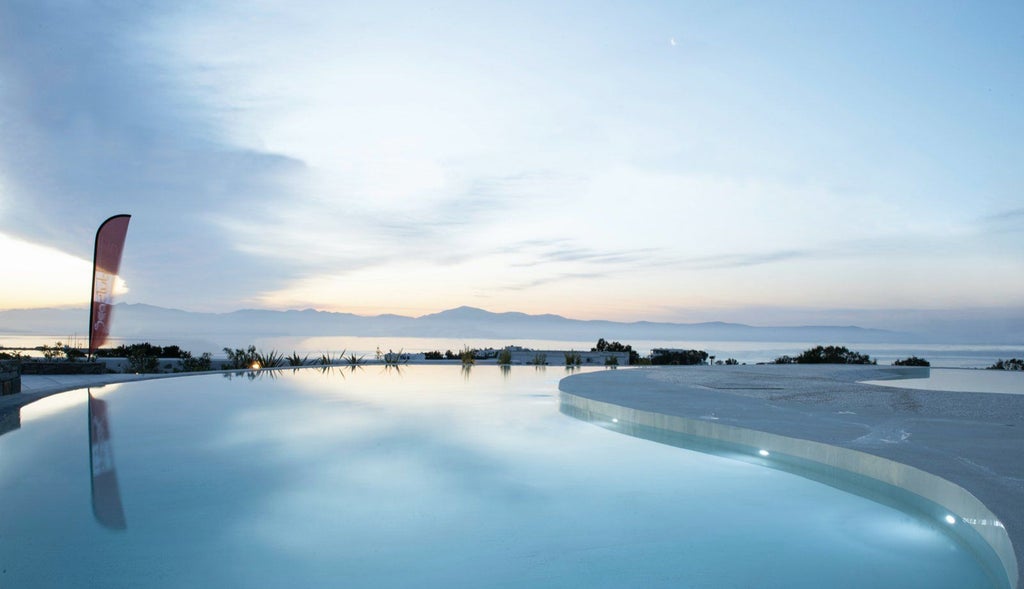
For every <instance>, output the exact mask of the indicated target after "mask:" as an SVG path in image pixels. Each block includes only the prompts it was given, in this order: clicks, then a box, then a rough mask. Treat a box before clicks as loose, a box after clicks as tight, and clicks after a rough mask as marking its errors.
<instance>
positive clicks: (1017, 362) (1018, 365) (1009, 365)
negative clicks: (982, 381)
mask: <svg viewBox="0 0 1024 589" xmlns="http://www.w3.org/2000/svg"><path fill="white" fill-rule="evenodd" d="M988 369H989V370H1024V360H1021V359H1020V358H1010V359H1009V360H1005V361H1004V360H1003V359H1002V358H1000V359H999V361H998V362H996V363H995V364H993V365H992V366H989V367H988Z"/></svg>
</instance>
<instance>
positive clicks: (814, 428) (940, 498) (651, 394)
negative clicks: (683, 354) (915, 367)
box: [560, 366, 1024, 588]
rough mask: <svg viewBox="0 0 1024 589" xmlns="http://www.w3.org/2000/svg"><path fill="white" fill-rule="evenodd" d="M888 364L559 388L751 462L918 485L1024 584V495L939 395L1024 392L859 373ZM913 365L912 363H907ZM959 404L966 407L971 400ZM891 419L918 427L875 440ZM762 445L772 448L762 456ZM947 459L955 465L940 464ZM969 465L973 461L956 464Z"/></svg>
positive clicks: (624, 373) (641, 377) (722, 371)
mask: <svg viewBox="0 0 1024 589" xmlns="http://www.w3.org/2000/svg"><path fill="white" fill-rule="evenodd" d="M883 370H884V369H881V368H857V367H838V368H837V367H829V368H825V367H794V366H786V367H666V368H660V369H659V368H653V369H637V370H618V371H606V372H600V373H592V374H582V375H576V376H570V377H568V378H566V379H563V380H562V382H561V383H560V389H561V391H562V393H561V396H562V402H563V404H569V405H571V406H573V407H575V408H576V409H577V410H579V411H582V412H585V413H590V414H591V415H593V416H604V418H605V419H608V420H615V422H616V423H615V424H614V425H613V426H612V427H611V429H619V428H622V427H627V428H628V427H641V428H650V429H653V430H658V431H666V432H674V433H677V434H682V435H684V436H693V437H697V438H701V439H705V440H709V441H714V442H721V443H724V444H726V445H731V446H732V447H734V448H745V449H746V450H741V452H744V451H745V452H747V453H748V454H750V455H751V459H752V461H755V462H758V461H761V462H763V463H765V464H766V466H771V464H770V462H771V461H773V460H793V459H795V460H796V461H810V462H812V463H814V464H816V465H820V466H821V468H822V469H840V470H841V471H844V472H847V473H853V474H854V475H858V476H862V477H867V478H868V479H870V480H873V481H878V482H880V483H883V484H885V485H891V486H892V487H896V488H897V489H903V490H906V491H908V492H910V493H913V494H914V495H916V496H918V497H921V498H924V499H926V500H927V501H930V502H931V503H934V504H935V505H937V506H941V509H943V510H946V511H948V514H949V515H951V516H953V518H952V519H953V520H954V524H955V525H958V526H959V525H964V526H970V528H971V529H972V530H973V531H974V532H975V533H976V534H977V536H978V537H980V538H981V539H983V540H984V542H985V543H986V544H987V545H988V546H989V547H990V548H991V549H992V552H993V553H994V554H995V555H996V557H997V558H998V561H999V564H1000V565H1001V568H1002V569H1003V572H1005V575H1006V577H1005V578H1006V579H1007V580H1008V581H1009V586H1010V587H1017V588H1020V587H1021V586H1022V584H1021V581H1022V579H1021V573H1020V560H1021V559H1020V558H1019V555H1018V554H1017V552H1016V550H1015V546H1016V547H1017V548H1019V547H1020V545H1021V539H1022V534H1021V529H1020V527H1019V525H1018V524H1019V523H1020V520H1021V513H1020V511H1021V510H1022V508H1021V505H1024V503H1021V502H1019V499H1020V496H1019V493H1010V495H1015V494H1016V495H1018V496H1005V494H1003V495H996V494H993V485H992V484H991V483H992V482H993V481H990V480H982V479H984V478H986V476H987V475H986V472H990V471H991V470H993V468H990V466H994V467H997V468H1001V467H1003V466H1005V465H1004V464H1003V463H996V464H993V465H987V464H983V463H981V462H982V461H983V459H982V457H981V456H980V454H982V453H984V452H985V451H986V449H985V448H979V449H978V450H979V452H974V453H972V452H973V450H974V449H972V448H970V446H971V444H972V440H971V439H970V437H969V434H970V433H971V431H972V430H971V429H970V428H968V429H960V428H959V427H958V421H959V420H958V419H957V416H956V413H957V409H954V408H946V407H944V406H943V405H942V404H943V403H945V404H949V403H951V402H955V401H956V399H957V395H959V396H960V397H961V398H963V397H964V396H966V398H967V399H968V401H969V403H968V405H970V404H971V403H984V402H985V401H981V400H979V398H981V399H986V400H991V399H993V398H995V397H998V398H999V399H998V401H999V402H1001V403H1009V405H1010V406H1011V407H1013V408H1014V410H1013V411H1011V412H1010V413H1012V415H1011V416H1007V415H999V416H998V418H996V421H999V422H1003V421H1007V420H1010V419H1016V420H1020V419H1021V417H1022V416H1024V414H1022V412H1021V410H1022V409H1024V397H1022V396H1020V395H994V394H992V393H983V394H981V397H979V396H972V395H970V393H948V392H927V391H907V390H896V389H892V388H888V387H878V386H874V387H872V386H869V385H863V384H858V383H857V382H856V381H857V380H862V379H863V378H862V377H863V376H865V375H868V376H872V375H873V376H876V377H879V376H880V377H881V378H887V377H891V374H884V373H881V371H883ZM908 374H913V372H912V371H908ZM929 395H933V396H932V397H929ZM934 395H938V396H937V397H936V396H934ZM894 399H897V400H899V403H904V404H905V406H907V407H913V406H914V403H915V402H919V403H921V404H923V405H924V406H925V408H926V409H927V411H924V413H925V414H930V413H929V412H937V413H940V414H941V415H942V418H941V419H932V420H927V423H923V422H924V421H926V418H925V417H918V415H917V414H916V413H915V410H913V409H908V410H901V409H900V407H901V405H900V404H899V403H897V404H895V405H894V407H895V408H892V407H889V406H888V405H889V404H890V403H891V402H892V401H893V400H894ZM915 399H920V401H915ZM937 400H938V401H937ZM932 405H935V407H934V408H933V407H932ZM869 408H870V409H869ZM918 409H920V408H918ZM958 410H959V411H960V412H965V411H966V412H967V413H970V410H969V409H963V408H959V409H958ZM917 413H921V411H919V410H918V411H917ZM1014 416H1015V417H1014ZM600 418H601V417H598V419H600ZM915 419H916V420H918V421H921V422H922V423H917V421H915ZM967 419H970V420H971V421H970V423H969V426H970V427H973V426H975V425H977V417H976V416H969V417H968V418H965V421H966V420H967ZM901 420H902V421H901ZM893 422H895V423H899V424H901V425H906V424H910V425H906V427H907V428H908V429H909V430H910V431H911V432H913V433H910V434H906V435H907V438H906V439H903V440H900V439H899V438H900V437H902V436H894V439H892V440H883V441H882V442H878V440H875V439H873V438H872V435H873V432H872V428H875V429H884V428H890V427H892V425H891V424H892V423H893ZM605 425H606V427H607V426H608V424H605ZM1014 425H1016V424H1014ZM862 430H863V431H862ZM898 431H903V430H898ZM1007 431H1010V432H1012V433H1013V435H1014V436H1016V437H1020V433H1018V432H1019V431H1020V428H1017V427H1013V428H1009V427H1008V428H1007ZM865 432H866V433H865ZM918 432H920V433H921V435H920V437H921V439H922V440H923V439H925V438H928V436H933V435H935V434H938V435H939V436H941V435H946V436H949V437H952V438H956V437H957V436H958V435H965V436H968V437H965V438H964V439H963V440H962V443H961V444H960V445H961V446H962V447H965V449H966V450H967V451H966V452H957V453H956V454H954V455H943V454H944V453H945V452H947V451H948V448H946V447H945V446H942V447H936V446H934V445H932V444H928V443H921V442H919V441H917V440H914V443H911V439H912V438H913V437H914V435H917V433H918ZM627 433H628V432H627ZM926 433H927V436H926V435H925V434H926ZM928 439H931V438H928ZM1005 444H1006V447H1005V454H1007V455H1014V454H1017V455H1019V454H1020V448H1022V447H1024V445H1017V444H1016V443H1015V439H1007V440H1006V442H1005ZM858 446H859V447H858ZM940 446H941V445H940ZM761 450H763V451H764V452H765V453H767V454H769V457H765V456H764V455H761V456H755V455H756V454H758V453H759V451H761ZM885 453H888V454H891V455H893V456H899V457H900V460H896V459H894V458H893V456H885V455H883V454H885ZM1013 460H1014V462H1013V464H1012V468H1013V469H1014V472H1015V474H1019V471H1021V470H1024V468H1021V465H1020V461H1021V460H1022V459H1021V458H1019V457H1017V458H1013ZM972 461H976V462H978V463H981V464H978V463H972ZM943 463H956V464H954V465H953V466H954V467H953V468H948V469H943V468H941V466H942V465H943ZM964 463H971V464H968V467H967V468H957V466H963V465H964ZM936 472H937V473H939V474H943V475H947V477H948V476H949V475H951V474H952V475H955V476H952V477H950V478H953V479H954V480H950V478H947V477H944V476H939V474H936ZM1008 478H1010V479H1016V478H1017V477H1008ZM996 482H997V483H998V482H1001V481H996ZM836 486H841V485H836ZM996 486H998V485H996ZM972 488H977V489H982V490H983V491H985V492H986V493H988V494H987V495H986V499H987V500H988V501H989V502H990V503H992V505H991V506H990V505H988V504H986V503H985V502H983V501H982V500H981V499H979V497H978V496H977V495H976V494H975V493H974V492H972ZM997 490H998V489H997ZM993 509H996V511H995V512H994V511H993ZM997 512H998V514H997ZM933 515H935V517H937V518H938V519H940V520H941V519H944V517H945V514H941V513H937V514H933ZM951 528H952V526H951ZM951 531H953V532H954V533H957V532H959V531H961V530H951Z"/></svg>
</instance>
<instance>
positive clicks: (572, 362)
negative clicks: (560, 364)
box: [564, 350, 583, 366]
mask: <svg viewBox="0 0 1024 589" xmlns="http://www.w3.org/2000/svg"><path fill="white" fill-rule="evenodd" d="M564 354H565V365H566V366H579V365H580V364H583V356H580V353H579V352H577V351H574V350H569V351H568V352H564Z"/></svg>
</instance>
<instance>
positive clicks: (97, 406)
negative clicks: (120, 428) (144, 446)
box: [89, 391, 127, 530]
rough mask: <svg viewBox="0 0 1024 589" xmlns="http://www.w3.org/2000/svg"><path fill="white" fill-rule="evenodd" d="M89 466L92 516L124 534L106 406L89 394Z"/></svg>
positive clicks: (105, 525)
mask: <svg viewBox="0 0 1024 589" xmlns="http://www.w3.org/2000/svg"><path fill="white" fill-rule="evenodd" d="M89 464H90V465H91V466H92V513H93V516H95V517H96V521H98V522H99V523H100V524H101V525H103V526H104V527H107V528H110V529H113V530H124V529H125V528H127V523H126V522H125V517H124V508H123V507H122V506H121V491H120V490H119V489H118V486H117V469H116V468H115V466H114V448H113V445H112V443H111V440H110V422H109V420H108V418H107V402H106V401H104V400H102V399H96V398H93V396H92V392H91V391H90V392H89Z"/></svg>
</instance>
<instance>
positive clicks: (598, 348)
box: [590, 337, 640, 364]
mask: <svg viewBox="0 0 1024 589" xmlns="http://www.w3.org/2000/svg"><path fill="white" fill-rule="evenodd" d="M590 351H591V352H629V363H630V364H636V363H637V362H639V361H640V353H639V352H637V351H636V350H634V349H633V346H627V345H624V344H621V343H619V342H611V343H609V342H608V341H607V340H606V339H604V338H603V337H602V338H601V339H599V340H597V345H595V346H594V347H593V348H590Z"/></svg>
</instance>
